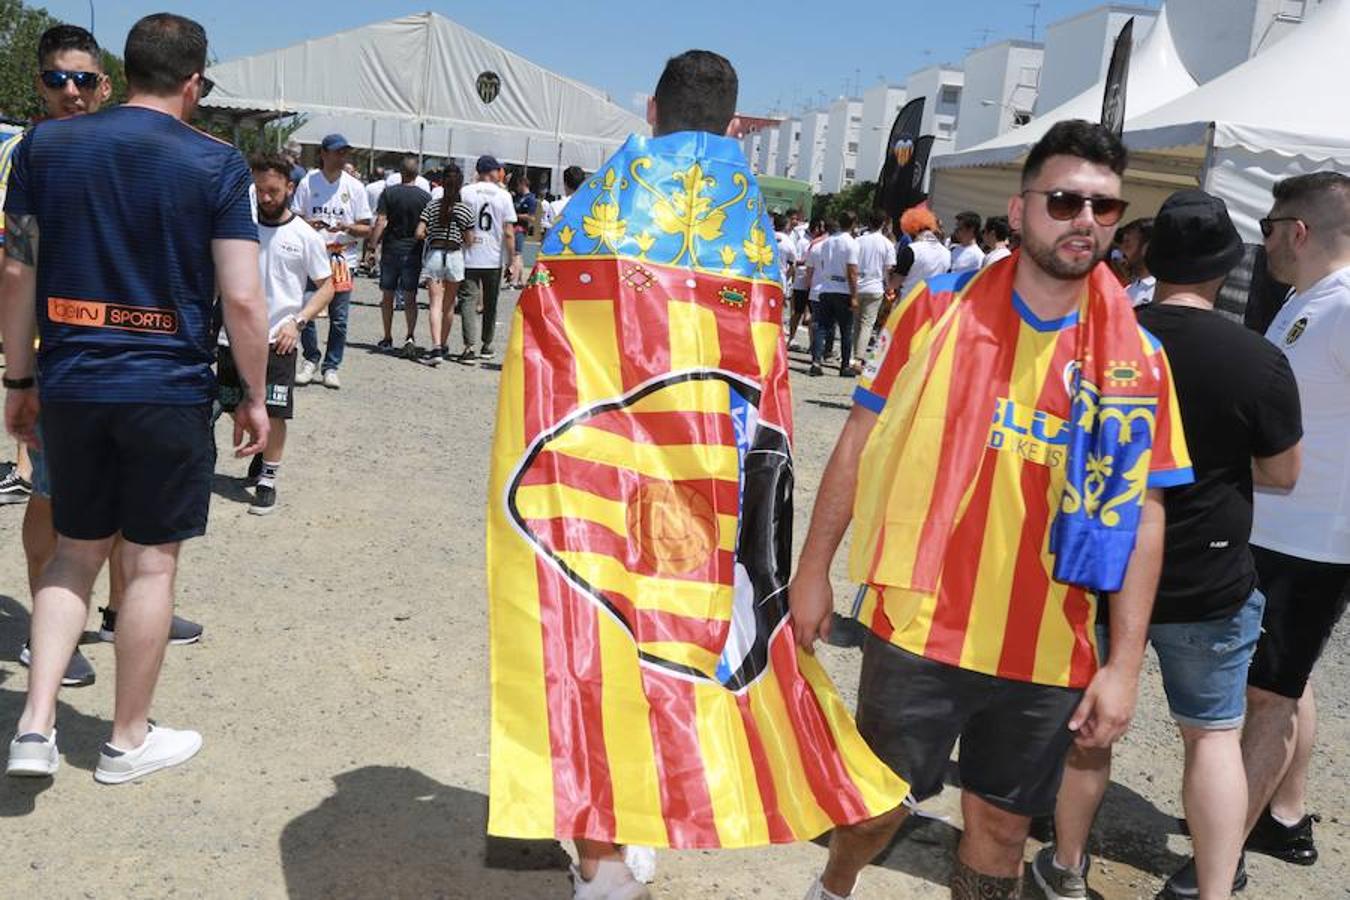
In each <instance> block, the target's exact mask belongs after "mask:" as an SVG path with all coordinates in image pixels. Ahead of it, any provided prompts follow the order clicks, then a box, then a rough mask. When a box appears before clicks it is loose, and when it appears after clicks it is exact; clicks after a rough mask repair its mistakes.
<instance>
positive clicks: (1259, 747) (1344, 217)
mask: <svg viewBox="0 0 1350 900" xmlns="http://www.w3.org/2000/svg"><path fill="white" fill-rule="evenodd" d="M1274 195H1275V205H1274V207H1273V208H1272V209H1271V211H1270V216H1269V217H1268V218H1265V219H1262V220H1261V232H1262V234H1263V235H1264V237H1265V249H1266V260H1267V266H1268V267H1269V270H1270V274H1271V276H1272V277H1274V278H1275V279H1276V280H1278V281H1281V282H1284V283H1286V284H1291V285H1293V290H1292V291H1291V293H1290V295H1289V299H1288V300H1287V301H1286V302H1285V304H1284V307H1283V308H1282V309H1280V311H1279V313H1277V314H1276V316H1275V319H1274V320H1273V321H1272V322H1271V324H1270V327H1269V328H1268V329H1267V330H1266V338H1267V340H1269V341H1270V342H1272V343H1273V344H1275V346H1277V347H1279V348H1280V349H1281V350H1282V351H1283V352H1284V354H1285V356H1287V357H1288V358H1289V364H1290V366H1292V367H1293V370H1294V377H1295V378H1296V379H1297V381H1298V388H1299V394H1300V397H1301V399H1302V402H1303V424H1304V432H1305V433H1304V437H1303V472H1302V474H1301V475H1300V476H1299V480H1298V484H1297V485H1296V486H1295V487H1294V489H1293V490H1292V491H1288V492H1285V493H1278V492H1258V493H1257V494H1256V512H1255V520H1254V523H1253V527H1252V552H1253V555H1254V556H1255V558H1256V570H1257V573H1258V575H1259V576H1260V579H1261V590H1262V591H1263V592H1264V593H1265V595H1266V611H1265V616H1264V618H1263V620H1262V632H1261V640H1260V642H1259V643H1258V644H1257V647H1256V657H1255V659H1254V660H1253V661H1252V667H1251V671H1250V672H1249V673H1248V678H1247V687H1248V691H1247V703H1248V707H1249V711H1248V714H1247V723H1246V728H1245V729H1244V731H1243V734H1242V758H1243V761H1244V762H1245V763H1246V767H1247V787H1248V806H1247V823H1246V824H1247V827H1248V828H1249V829H1250V835H1249V836H1248V838H1247V844H1246V846H1247V849H1248V850H1252V851H1255V852H1258V853H1264V854H1268V855H1270V856H1274V857H1276V858H1278V859H1282V860H1284V861H1286V862H1291V863H1297V864H1299V865H1305V866H1306V865H1312V864H1313V863H1315V862H1316V861H1317V847H1316V845H1315V844H1314V843H1313V831H1312V826H1313V817H1312V816H1310V815H1309V814H1308V811H1307V794H1306V791H1307V777H1308V765H1309V763H1310V761H1311V758H1312V752H1313V739H1314V733H1315V728H1316V720H1317V713H1316V707H1315V705H1314V702H1313V691H1312V685H1311V683H1309V681H1308V678H1309V676H1310V675H1311V673H1312V670H1313V667H1314V666H1315V665H1316V664H1317V660H1318V657H1319V656H1321V653H1322V650H1323V649H1324V648H1325V647H1326V645H1327V641H1328V639H1329V638H1330V637H1331V632H1332V630H1333V629H1334V628H1335V626H1336V623H1337V622H1338V621H1339V620H1340V618H1341V615H1342V614H1343V613H1344V612H1345V607H1346V601H1347V599H1350V455H1347V453H1346V447H1347V446H1348V445H1350V178H1347V177H1346V176H1345V175H1342V174H1340V173H1336V172H1317V173H1314V174H1311V175H1299V176H1296V177H1294V178H1288V179H1285V180H1284V181H1281V182H1279V183H1277V184H1276V185H1275V188H1274Z"/></svg>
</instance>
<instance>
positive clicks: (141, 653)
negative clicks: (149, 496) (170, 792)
mask: <svg viewBox="0 0 1350 900" xmlns="http://www.w3.org/2000/svg"><path fill="white" fill-rule="evenodd" d="M179 546H180V545H179V544H177V543H173V544H160V545H157V546H146V545H143V544H135V543H132V542H131V541H126V540H124V541H122V544H121V546H120V547H119V549H118V555H119V556H120V557H121V562H122V571H123V572H124V573H125V576H126V584H125V586H124V592H125V593H124V594H123V596H122V606H121V608H120V609H119V610H118V614H117V642H116V648H117V651H116V652H117V695H116V702H115V705H114V707H113V731H112V741H111V743H112V745H113V746H114V747H118V748H121V749H124V750H128V749H132V748H135V747H139V746H140V745H141V744H143V743H145V734H146V722H147V719H148V717H149V715H150V703H151V701H152V700H153V699H154V696H155V684H156V683H157V682H158V681H159V670H160V667H161V666H162V665H163V663H164V649H165V647H166V646H168V642H169V625H170V622H171V621H172V619H173V580H174V574H175V572H176V570H177V565H178V548H179Z"/></svg>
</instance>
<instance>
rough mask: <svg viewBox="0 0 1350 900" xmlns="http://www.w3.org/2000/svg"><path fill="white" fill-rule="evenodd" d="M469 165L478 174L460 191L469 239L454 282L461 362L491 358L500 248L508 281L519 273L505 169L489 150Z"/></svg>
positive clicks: (494, 331) (495, 327) (512, 206)
mask: <svg viewBox="0 0 1350 900" xmlns="http://www.w3.org/2000/svg"><path fill="white" fill-rule="evenodd" d="M475 168H476V169H477V172H478V180H477V181H475V182H474V183H473V184H470V185H466V186H465V187H464V189H463V190H462V191H460V200H462V201H463V202H464V203H467V204H468V205H469V208H470V209H471V210H473V242H472V243H471V244H469V245H468V246H466V247H465V248H464V280H463V281H461V282H460V284H459V321H460V328H461V329H463V332H464V354H463V355H462V356H461V357H460V361H461V362H473V361H474V360H476V359H480V358H481V359H491V358H492V356H493V354H494V352H495V351H494V350H493V347H492V339H493V337H494V336H495V335H496V332H497V295H498V292H499V291H500V290H501V285H502V254H503V253H505V254H506V270H507V272H508V273H509V276H510V278H511V280H512V282H513V283H514V282H515V281H516V280H518V279H519V278H520V258H519V257H518V256H517V255H516V244H515V227H514V226H515V223H516V207H515V204H514V203H513V202H512V201H511V195H510V194H509V193H507V191H506V188H504V187H502V176H503V175H504V174H505V169H503V168H502V164H501V163H499V162H497V160H496V158H495V157H492V156H480V157H478V164H477V165H476V166H475ZM480 314H481V316H482V322H481V335H480V322H479V315H480ZM480 341H481V345H480Z"/></svg>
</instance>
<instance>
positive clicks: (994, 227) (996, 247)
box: [980, 216, 1012, 268]
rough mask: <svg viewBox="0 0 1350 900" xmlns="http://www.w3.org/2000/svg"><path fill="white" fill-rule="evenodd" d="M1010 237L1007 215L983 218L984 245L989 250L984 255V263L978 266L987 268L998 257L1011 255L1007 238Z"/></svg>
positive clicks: (998, 258) (1004, 257)
mask: <svg viewBox="0 0 1350 900" xmlns="http://www.w3.org/2000/svg"><path fill="white" fill-rule="evenodd" d="M1011 237H1012V229H1011V228H1009V227H1008V217H1007V216H990V217H989V218H987V219H985V220H984V245H985V246H986V247H988V248H989V252H988V253H986V254H985V255H984V263H983V264H982V265H981V266H980V268H988V267H989V266H992V265H993V264H994V263H996V262H998V261H999V260H1000V259H1007V258H1008V257H1009V256H1012V250H1010V249H1008V240H1009V239H1010V238H1011Z"/></svg>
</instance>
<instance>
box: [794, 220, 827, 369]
mask: <svg viewBox="0 0 1350 900" xmlns="http://www.w3.org/2000/svg"><path fill="white" fill-rule="evenodd" d="M791 234H792V239H793V240H794V241H795V242H796V243H795V246H794V251H795V253H794V256H795V258H796V260H797V266H796V269H795V270H794V271H793V273H792V319H791V321H790V323H789V324H788V332H787V338H788V349H789V350H796V349H798V348H797V345H796V343H795V341H796V338H797V327H798V326H799V325H802V324H803V323H805V325H806V348H807V349H808V350H810V349H811V344H812V338H811V332H812V329H813V328H814V327H815V316H814V315H812V313H813V310H812V308H811V280H810V279H809V278H808V277H807V269H808V267H809V265H810V255H811V245H812V244H813V243H814V242H816V241H822V240H824V239H825V222H824V220H823V219H812V220H811V222H810V224H809V225H806V224H800V223H799V224H798V227H796V228H794V229H793V230H792V232H791Z"/></svg>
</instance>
